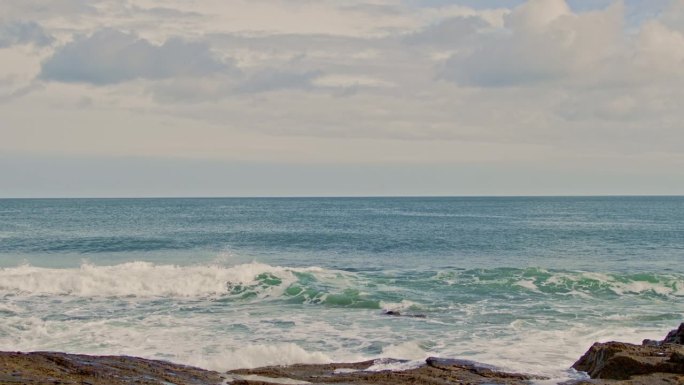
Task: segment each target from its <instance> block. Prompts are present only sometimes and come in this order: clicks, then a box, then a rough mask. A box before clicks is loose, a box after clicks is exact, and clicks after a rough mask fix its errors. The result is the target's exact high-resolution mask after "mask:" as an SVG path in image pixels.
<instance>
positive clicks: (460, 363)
mask: <svg viewBox="0 0 684 385" xmlns="http://www.w3.org/2000/svg"><path fill="white" fill-rule="evenodd" d="M425 362H426V363H427V365H428V366H431V367H433V368H437V369H442V370H453V371H455V370H466V371H469V372H471V373H474V374H477V375H479V376H482V377H496V378H515V379H518V380H533V379H536V380H544V379H546V378H545V377H539V376H533V375H529V374H521V373H507V372H503V371H499V370H497V369H496V367H494V366H491V365H487V364H483V363H480V362H475V361H470V360H461V359H453V358H438V357H428V359H427V360H425Z"/></svg>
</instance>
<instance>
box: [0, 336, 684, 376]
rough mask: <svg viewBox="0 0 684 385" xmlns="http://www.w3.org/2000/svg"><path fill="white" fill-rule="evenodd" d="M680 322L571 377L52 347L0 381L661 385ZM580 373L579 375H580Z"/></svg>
mask: <svg viewBox="0 0 684 385" xmlns="http://www.w3.org/2000/svg"><path fill="white" fill-rule="evenodd" d="M682 342H684V323H682V324H681V325H680V326H679V328H678V329H675V330H673V331H671V332H670V333H668V335H667V336H666V337H665V339H663V340H662V341H653V340H645V341H644V342H643V344H642V345H634V344H626V343H621V342H606V343H595V344H594V345H592V346H591V347H590V348H589V350H588V351H587V352H586V353H585V354H584V355H583V356H582V357H581V358H580V359H579V360H578V361H577V362H576V363H575V364H574V365H573V368H574V369H575V370H577V371H578V372H577V373H578V376H577V377H576V378H575V379H566V380H562V381H559V380H558V379H550V378H546V377H542V376H537V375H534V374H525V373H510V372H504V371H500V370H498V369H497V368H495V367H493V366H490V365H487V364H482V363H477V362H473V361H468V360H460V359H449V358H436V357H430V358H428V359H426V360H425V363H424V364H422V365H419V366H417V367H416V366H411V367H408V366H406V365H403V366H402V364H406V361H401V360H391V359H379V360H370V361H363V362H355V363H332V364H296V365H288V366H268V367H261V368H256V369H237V370H231V371H227V372H224V373H220V372H217V371H211V370H205V369H201V368H197V367H193V366H187V365H181V364H174V363H170V362H166V361H159V360H151V359H145V358H140V357H131V356H94V355H82V354H69V353H60V352H31V353H21V352H0V384H2V385H4V384H65V385H66V384H85V385H106V384H107V385H120V384H121V385H124V384H142V385H153V384H154V385H159V384H161V385H199V384H210V385H214V384H215V385H219V384H236V385H268V384H285V385H303V384H321V385H323V384H358V385H403V384H406V385H408V384H426V385H447V384H471V385H491V384H499V385H524V384H563V385H589V384H593V385H608V384H613V385H647V384H649V385H660V384H662V385H665V384H684V344H682ZM582 373H585V374H586V375H584V376H583V375H582Z"/></svg>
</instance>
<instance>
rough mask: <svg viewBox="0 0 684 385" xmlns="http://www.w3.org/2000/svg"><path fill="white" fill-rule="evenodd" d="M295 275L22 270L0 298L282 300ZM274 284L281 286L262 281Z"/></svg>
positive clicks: (146, 266)
mask: <svg viewBox="0 0 684 385" xmlns="http://www.w3.org/2000/svg"><path fill="white" fill-rule="evenodd" d="M295 271H320V270H319V269H316V268H311V269H299V270H298V269H291V268H284V267H277V266H270V265H267V264H263V263H248V264H242V265H237V266H233V267H223V266H217V265H216V266H175V265H155V264H152V263H149V262H128V263H123V264H120V265H114V266H95V265H90V264H83V265H82V266H81V267H80V268H76V269H50V268H42V267H33V266H28V265H23V266H19V267H13V268H3V269H0V293H3V292H4V293H22V294H29V295H33V294H38V295H46V294H52V295H71V296H82V297H115V296H136V297H138V296H139V297H160V296H172V297H205V296H212V295H224V294H230V293H231V290H233V289H234V288H235V286H236V285H243V286H244V285H247V286H249V285H256V286H257V289H258V295H259V296H260V297H267V296H278V295H280V294H282V291H283V290H284V289H285V288H287V287H288V286H289V284H291V283H293V282H295V281H296V277H295V275H294V272H295ZM259 276H261V277H262V279H263V278H265V279H268V278H274V279H277V280H279V281H281V284H274V285H271V284H267V283H264V282H260V281H259Z"/></svg>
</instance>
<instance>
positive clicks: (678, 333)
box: [663, 322, 684, 345]
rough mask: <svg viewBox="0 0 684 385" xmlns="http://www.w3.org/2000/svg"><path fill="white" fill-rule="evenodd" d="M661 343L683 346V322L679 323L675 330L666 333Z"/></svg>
mask: <svg viewBox="0 0 684 385" xmlns="http://www.w3.org/2000/svg"><path fill="white" fill-rule="evenodd" d="M663 343H664V344H679V345H684V322H683V323H681V324H680V325H679V327H678V328H677V329H675V330H672V331H670V332H669V333H667V336H665V339H664V340H663Z"/></svg>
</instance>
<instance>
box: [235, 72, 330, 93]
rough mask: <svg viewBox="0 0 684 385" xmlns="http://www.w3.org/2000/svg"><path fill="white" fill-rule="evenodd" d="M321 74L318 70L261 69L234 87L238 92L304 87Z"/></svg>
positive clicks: (310, 85) (308, 86) (309, 85)
mask: <svg viewBox="0 0 684 385" xmlns="http://www.w3.org/2000/svg"><path fill="white" fill-rule="evenodd" d="M319 76H321V72H320V71H304V72H293V71H280V70H262V71H259V72H256V73H254V74H253V75H252V76H250V77H249V78H248V79H246V80H245V81H243V82H242V83H241V84H240V85H238V86H237V87H236V91H237V92H240V93H259V92H267V91H275V90H282V89H306V88H310V87H312V84H311V82H312V81H313V80H314V79H316V78H317V77H319Z"/></svg>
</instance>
